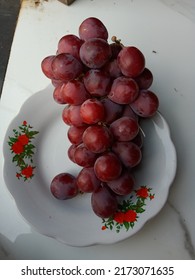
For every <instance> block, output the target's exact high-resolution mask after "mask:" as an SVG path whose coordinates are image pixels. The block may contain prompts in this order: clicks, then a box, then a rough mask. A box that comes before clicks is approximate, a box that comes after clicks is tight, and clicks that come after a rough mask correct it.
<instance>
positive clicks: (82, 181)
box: [77, 167, 101, 193]
mask: <svg viewBox="0 0 195 280" xmlns="http://www.w3.org/2000/svg"><path fill="white" fill-rule="evenodd" d="M100 184H101V181H100V180H99V179H98V178H97V177H96V175H95V172H94V168H93V167H84V168H83V169H82V170H81V171H80V172H79V174H78V176H77V186H78V188H79V190H80V191H82V192H84V193H91V192H93V191H95V190H96V189H97V188H98V187H99V186H100Z"/></svg>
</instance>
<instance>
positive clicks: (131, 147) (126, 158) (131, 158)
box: [112, 142, 142, 168]
mask: <svg viewBox="0 0 195 280" xmlns="http://www.w3.org/2000/svg"><path fill="white" fill-rule="evenodd" d="M112 150H113V151H114V152H115V153H116V154H117V156H118V157H119V158H120V160H121V161H122V163H123V164H124V165H125V166H126V167H130V168H132V167H135V166H137V165H138V164H139V163H140V161H141V159H142V153H141V150H140V148H139V147H138V146H137V145H136V144H135V143H133V142H115V143H114V144H113V146H112Z"/></svg>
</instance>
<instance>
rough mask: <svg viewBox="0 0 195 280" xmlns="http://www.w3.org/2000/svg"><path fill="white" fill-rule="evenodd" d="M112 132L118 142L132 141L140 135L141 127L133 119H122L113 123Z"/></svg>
mask: <svg viewBox="0 0 195 280" xmlns="http://www.w3.org/2000/svg"><path fill="white" fill-rule="evenodd" d="M110 131H111V133H112V134H113V136H114V138H115V139H116V140H117V141H130V140H132V139H133V138H135V136H136V135H137V134H138V132H139V125H138V122H137V121H136V120H134V119H133V118H129V117H121V118H119V119H118V120H115V121H114V122H112V123H111V125H110Z"/></svg>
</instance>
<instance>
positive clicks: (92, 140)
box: [82, 125, 112, 153]
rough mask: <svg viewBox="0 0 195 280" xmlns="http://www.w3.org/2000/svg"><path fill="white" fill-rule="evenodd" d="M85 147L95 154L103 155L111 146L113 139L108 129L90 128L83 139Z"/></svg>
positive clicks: (96, 126)
mask: <svg viewBox="0 0 195 280" xmlns="http://www.w3.org/2000/svg"><path fill="white" fill-rule="evenodd" d="M82 140H83V143H84V145H85V146H86V147H87V148H88V149H89V150H90V151H91V152H93V153H103V152H105V151H106V150H108V148H109V147H110V146H111V143H112V137H111V134H110V131H109V129H108V128H107V127H105V126H101V125H93V126H89V127H88V128H87V129H86V130H85V132H84V133H83V137H82Z"/></svg>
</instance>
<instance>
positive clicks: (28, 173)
mask: <svg viewBox="0 0 195 280" xmlns="http://www.w3.org/2000/svg"><path fill="white" fill-rule="evenodd" d="M21 174H22V175H23V176H25V177H26V178H30V177H32V175H33V167H32V166H31V165H29V166H27V167H25V168H24V169H22V171H21Z"/></svg>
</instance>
